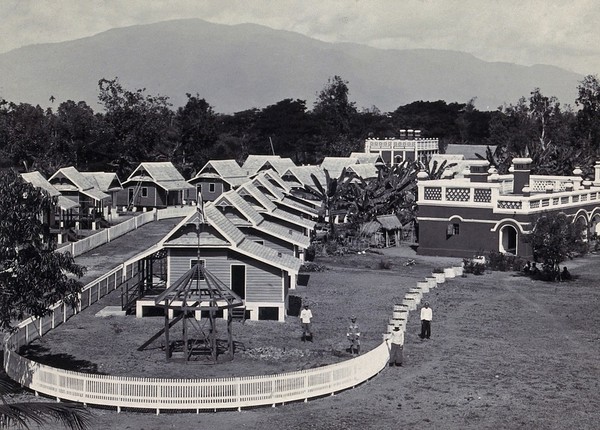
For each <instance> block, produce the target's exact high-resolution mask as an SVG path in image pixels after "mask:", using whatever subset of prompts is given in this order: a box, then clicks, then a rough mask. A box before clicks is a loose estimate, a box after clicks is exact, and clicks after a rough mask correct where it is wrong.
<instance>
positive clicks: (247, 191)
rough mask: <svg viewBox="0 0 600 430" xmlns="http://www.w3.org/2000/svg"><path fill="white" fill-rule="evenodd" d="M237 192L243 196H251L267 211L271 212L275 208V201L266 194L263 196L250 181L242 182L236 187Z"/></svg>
mask: <svg viewBox="0 0 600 430" xmlns="http://www.w3.org/2000/svg"><path fill="white" fill-rule="evenodd" d="M237 192H238V194H239V195H240V196H242V197H244V196H245V195H249V196H251V197H253V198H254V199H255V200H256V201H257V202H258V204H259V205H260V206H262V207H263V208H264V209H266V210H267V211H269V212H272V211H274V210H275V209H276V208H277V205H275V203H273V202H272V201H271V200H270V199H269V198H268V197H267V196H265V195H264V193H263V192H262V191H261V190H259V189H258V188H256V187H255V186H254V185H253V184H252V182H251V181H247V182H244V183H243V184H242V185H241V186H240V187H239V188H238V189H237Z"/></svg>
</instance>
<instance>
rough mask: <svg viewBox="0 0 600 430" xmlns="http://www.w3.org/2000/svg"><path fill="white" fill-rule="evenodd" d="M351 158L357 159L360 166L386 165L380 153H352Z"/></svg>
mask: <svg viewBox="0 0 600 430" xmlns="http://www.w3.org/2000/svg"><path fill="white" fill-rule="evenodd" d="M350 158H356V159H357V160H358V163H359V164H385V163H384V161H383V159H382V158H381V155H379V154H378V153H375V152H374V153H370V154H367V153H365V152H351V153H350Z"/></svg>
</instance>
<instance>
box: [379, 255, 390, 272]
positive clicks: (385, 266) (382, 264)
mask: <svg viewBox="0 0 600 430" xmlns="http://www.w3.org/2000/svg"><path fill="white" fill-rule="evenodd" d="M377 268H378V269H381V270H390V269H391V268H392V263H391V262H390V261H389V260H385V259H383V258H382V259H381V260H379V263H378V264H377Z"/></svg>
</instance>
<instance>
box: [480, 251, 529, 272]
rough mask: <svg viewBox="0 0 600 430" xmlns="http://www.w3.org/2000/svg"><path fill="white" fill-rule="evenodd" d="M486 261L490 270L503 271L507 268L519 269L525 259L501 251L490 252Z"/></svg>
mask: <svg viewBox="0 0 600 430" xmlns="http://www.w3.org/2000/svg"><path fill="white" fill-rule="evenodd" d="M488 261H489V264H488V267H489V269H490V270H496V271H500V272H505V271H507V270H513V271H520V270H521V269H522V268H523V266H524V265H525V261H524V260H523V259H522V258H520V257H517V256H514V255H508V254H504V253H502V252H490V253H489V255H488Z"/></svg>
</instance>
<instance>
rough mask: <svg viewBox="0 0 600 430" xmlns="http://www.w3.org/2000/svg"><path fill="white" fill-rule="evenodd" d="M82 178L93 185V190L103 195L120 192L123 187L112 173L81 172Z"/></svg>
mask: <svg viewBox="0 0 600 430" xmlns="http://www.w3.org/2000/svg"><path fill="white" fill-rule="evenodd" d="M81 174H82V175H83V176H85V177H86V178H88V179H89V180H91V181H92V182H93V183H94V186H95V188H97V189H99V190H100V191H102V192H103V193H106V192H108V191H117V190H122V189H123V186H122V185H121V181H120V180H119V178H118V176H117V174H116V173H112V172H81Z"/></svg>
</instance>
